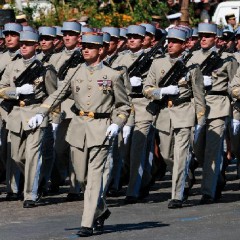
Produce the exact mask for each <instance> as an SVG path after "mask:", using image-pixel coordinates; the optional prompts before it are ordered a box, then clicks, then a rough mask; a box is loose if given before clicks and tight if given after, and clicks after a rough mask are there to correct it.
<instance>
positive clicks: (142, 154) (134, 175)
mask: <svg viewBox="0 0 240 240" xmlns="http://www.w3.org/2000/svg"><path fill="white" fill-rule="evenodd" d="M141 53H142V50H141V51H139V52H137V53H132V52H131V51H128V53H125V54H124V55H120V56H119V57H118V58H117V59H116V61H115V62H114V64H113V65H112V66H113V67H114V66H122V65H123V66H126V67H130V66H131V65H132V63H133V62H134V61H135V60H137V58H138V57H139V55H140V54H141ZM146 75H147V72H146V73H145V74H144V75H143V76H142V80H143V82H144V80H145V78H146ZM142 84H143V83H142ZM141 88H142V86H141V87H140V88H137V89H136V88H135V87H131V93H130V97H131V98H132V105H133V111H134V115H132V116H130V118H129V120H128V122H127V123H126V125H129V126H132V125H134V129H133V132H132V135H131V136H130V137H131V147H130V178H129V184H128V189H127V194H126V195H127V196H131V197H139V196H140V194H141V193H140V190H141V189H144V188H147V187H148V185H149V183H150V181H151V166H149V164H150V165H151V162H152V159H149V155H150V156H152V155H151V154H149V153H148V152H147V149H150V147H149V146H148V145H147V142H151V141H148V137H149V138H151V139H152V138H153V136H150V135H149V132H150V127H151V124H152V121H153V116H152V115H151V114H150V113H148V112H147V111H146V106H147V105H148V104H149V100H148V99H146V98H145V97H144V96H143V95H142V90H141ZM129 142H130V141H129ZM148 154H149V155H148Z"/></svg>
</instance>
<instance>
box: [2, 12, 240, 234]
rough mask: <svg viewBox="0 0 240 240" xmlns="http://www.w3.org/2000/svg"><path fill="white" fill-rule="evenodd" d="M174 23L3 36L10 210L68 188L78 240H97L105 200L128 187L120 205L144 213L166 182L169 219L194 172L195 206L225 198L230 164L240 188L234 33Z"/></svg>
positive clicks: (19, 29) (9, 30)
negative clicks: (139, 207) (198, 175)
mask: <svg viewBox="0 0 240 240" xmlns="http://www.w3.org/2000/svg"><path fill="white" fill-rule="evenodd" d="M180 15H181V14H173V15H170V16H168V19H170V20H171V21H172V24H171V26H169V27H168V28H167V29H166V30H165V29H161V28H157V27H159V24H158V25H157V24H154V22H152V23H142V24H139V25H130V26H128V27H126V28H116V27H103V28H102V29H92V28H91V27H89V26H88V25H85V26H82V25H81V24H80V23H79V22H77V21H66V22H63V24H62V26H52V27H46V26H42V27H40V28H39V29H38V30H36V29H34V28H32V27H30V26H22V25H21V24H19V23H6V24H5V25H4V28H3V30H2V31H1V32H0V40H1V42H0V43H1V53H0V77H1V80H0V98H1V103H0V111H1V150H2V158H1V161H2V163H1V165H0V166H1V168H2V169H1V172H2V176H1V178H4V179H6V192H7V194H6V196H5V199H6V201H18V200H23V207H24V208H26V209H27V208H33V207H37V206H38V204H39V202H41V201H43V202H44V197H45V196H46V195H49V194H59V192H61V186H62V185H63V184H65V183H66V179H68V182H69V185H70V187H69V192H68V194H67V198H66V199H67V201H79V200H82V195H83V196H84V197H83V198H84V204H83V205H84V208H83V214H82V222H81V228H80V231H79V232H78V233H77V235H79V236H81V237H88V236H92V235H93V234H94V233H95V232H102V231H104V222H105V220H106V219H108V218H109V216H110V215H111V211H110V210H109V208H108V206H107V204H106V198H108V197H116V196H119V195H120V194H121V193H122V192H123V191H122V187H123V186H124V185H126V186H127V188H126V189H127V190H126V197H125V199H124V204H133V203H137V202H140V201H142V199H145V198H147V197H148V195H149V192H150V190H151V186H153V185H154V183H155V181H157V180H160V181H161V180H162V179H163V177H164V176H165V173H166V172H170V174H171V175H172V192H171V199H170V200H169V202H168V208H169V209H176V208H182V207H184V203H185V202H186V201H187V200H188V198H189V197H190V196H191V189H192V187H193V185H194V183H195V170H196V168H198V167H199V168H202V181H201V193H202V197H201V198H200V201H199V204H212V203H215V202H217V201H219V199H221V197H222V191H223V190H224V187H225V185H226V176H225V171H226V168H227V166H228V164H229V162H230V161H231V159H233V158H236V159H237V166H236V167H237V176H238V177H240V153H239V149H240V140H239V139H240V113H239V112H240V104H239V101H240V68H239V59H240V57H239V56H240V55H239V49H240V46H239V36H240V29H238V28H237V29H235V27H229V25H228V26H226V27H224V28H223V29H220V28H219V27H218V26H217V25H216V24H214V23H200V24H199V25H198V27H195V28H191V27H188V26H183V25H180V24H179V21H178V20H179V17H180ZM227 18H228V19H229V20H231V16H230V17H228V16H227ZM154 19H157V20H158V21H159V19H161V18H158V16H154ZM157 20H155V21H157ZM173 20H174V23H173ZM229 24H230V23H229ZM159 197H161V193H159Z"/></svg>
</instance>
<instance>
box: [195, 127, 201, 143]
mask: <svg viewBox="0 0 240 240" xmlns="http://www.w3.org/2000/svg"><path fill="white" fill-rule="evenodd" d="M202 127H203V126H201V125H199V124H197V125H195V129H194V143H196V142H197V140H198V137H199V134H200V132H201V129H202Z"/></svg>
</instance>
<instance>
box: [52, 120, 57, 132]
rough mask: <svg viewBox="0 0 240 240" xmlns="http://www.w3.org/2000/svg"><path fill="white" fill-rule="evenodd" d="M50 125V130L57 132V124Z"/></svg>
mask: <svg viewBox="0 0 240 240" xmlns="http://www.w3.org/2000/svg"><path fill="white" fill-rule="evenodd" d="M51 124H52V130H53V132H55V131H56V130H57V127H58V124H57V123H53V122H52V123H51Z"/></svg>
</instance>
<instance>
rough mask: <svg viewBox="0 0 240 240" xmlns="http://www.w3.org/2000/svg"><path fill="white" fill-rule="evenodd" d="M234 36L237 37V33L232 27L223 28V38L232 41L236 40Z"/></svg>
mask: <svg viewBox="0 0 240 240" xmlns="http://www.w3.org/2000/svg"><path fill="white" fill-rule="evenodd" d="M234 38H235V33H234V32H233V31H232V30H231V29H229V28H225V29H223V32H222V40H225V41H232V40H234Z"/></svg>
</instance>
